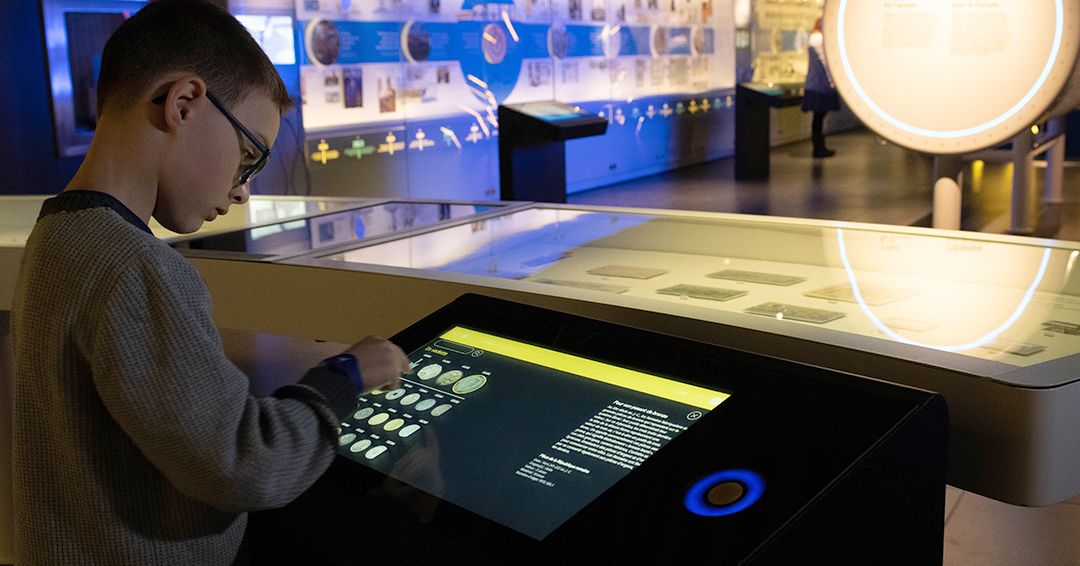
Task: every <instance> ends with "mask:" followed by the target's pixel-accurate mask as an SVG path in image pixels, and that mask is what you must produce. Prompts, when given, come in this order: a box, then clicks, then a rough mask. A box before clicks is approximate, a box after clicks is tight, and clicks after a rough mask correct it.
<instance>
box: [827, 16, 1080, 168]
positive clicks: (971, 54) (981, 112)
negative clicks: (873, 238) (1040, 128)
mask: <svg viewBox="0 0 1080 566" xmlns="http://www.w3.org/2000/svg"><path fill="white" fill-rule="evenodd" d="M824 27H825V53H826V58H827V60H828V62H829V69H830V71H831V73H832V76H833V80H834V82H835V83H836V87H837V89H838V90H839V91H840V94H841V96H843V98H844V101H845V102H846V103H847V105H848V106H849V107H850V108H851V110H852V111H853V112H854V113H855V114H856V115H857V116H858V117H859V118H860V119H861V120H862V121H863V123H865V124H866V125H867V126H868V127H870V128H871V129H873V130H874V131H876V132H877V133H879V134H881V135H882V136H883V137H885V138H886V139H889V140H890V141H892V142H894V143H896V144H899V145H902V146H905V147H908V148H911V149H914V150H917V151H925V152H929V153H938V154H954V153H965V152H970V151H976V150H980V149H984V148H987V147H992V146H995V145H997V144H1000V143H1002V142H1004V141H1007V140H1009V139H1010V138H1012V137H1013V136H1015V135H1016V134H1017V133H1019V132H1020V131H1022V130H1024V129H1026V128H1030V127H1031V125H1032V124H1034V123H1036V122H1038V121H1040V120H1042V119H1045V118H1047V117H1050V116H1053V115H1058V114H1062V113H1064V112H1067V111H1068V110H1071V109H1072V108H1073V107H1075V106H1076V105H1077V104H1078V103H1080V97H1078V96H1077V93H1076V92H1075V90H1076V89H1075V88H1070V85H1073V86H1075V83H1076V81H1077V80H1078V78H1080V73H1078V72H1077V70H1076V67H1077V64H1078V59H1080V57H1078V52H1080V0H971V1H964V2H957V1H954V0H904V1H903V2H900V1H896V0H829V1H827V2H826V4H825V18H824Z"/></svg>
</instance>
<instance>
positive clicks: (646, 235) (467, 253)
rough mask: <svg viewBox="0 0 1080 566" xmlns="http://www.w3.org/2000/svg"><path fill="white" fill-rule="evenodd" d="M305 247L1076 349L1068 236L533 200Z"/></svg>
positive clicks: (680, 300) (622, 295) (1023, 358)
mask: <svg viewBox="0 0 1080 566" xmlns="http://www.w3.org/2000/svg"><path fill="white" fill-rule="evenodd" d="M649 212H652V213H649ZM311 257H312V258H321V260H329V262H330V263H336V262H344V263H346V264H349V263H362V264H375V265H385V266H397V267H406V268H413V269H424V270H432V271H436V272H453V273H460V274H467V275H472V276H481V277H495V278H501V279H512V280H518V281H521V282H523V283H527V284H529V285H532V287H530V289H532V290H539V291H541V292H542V288H540V287H538V286H539V285H546V286H559V287H561V288H563V289H567V288H570V289H573V290H574V293H577V294H579V295H580V296H582V297H583V298H589V299H591V300H594V301H604V300H605V299H604V297H605V296H606V297H608V299H607V300H611V301H612V302H619V301H620V300H621V299H627V300H636V301H637V302H636V303H635V304H636V306H639V307H640V306H641V305H642V304H648V305H650V307H649V308H654V309H655V310H658V311H661V312H665V305H667V306H672V305H679V307H678V308H677V312H678V314H681V315H686V313H690V316H693V317H695V318H700V319H703V320H723V321H724V322H725V323H734V324H739V321H744V322H746V321H754V322H753V323H752V324H755V325H757V326H758V327H760V325H762V324H764V325H766V326H767V329H768V330H772V331H777V332H781V333H784V332H785V329H793V328H795V327H794V326H791V325H797V326H798V327H801V328H802V329H803V330H802V331H800V332H796V334H799V335H806V334H807V331H806V329H807V328H810V329H812V330H811V331H810V332H811V335H812V336H815V337H817V336H824V335H827V334H828V333H829V332H833V333H834V334H833V336H836V334H835V332H837V331H839V332H840V333H845V334H846V335H848V336H850V335H852V334H854V335H858V336H861V337H863V339H864V338H867V337H868V338H873V339H877V340H883V341H886V342H893V343H900V344H904V345H907V346H916V347H920V348H928V349H933V350H938V351H941V352H948V353H955V354H961V355H963V356H966V359H971V358H979V359H983V360H989V361H993V362H1000V363H1003V364H1007V366H1006V367H1005V369H1007V367H1009V366H1019V367H1025V366H1031V365H1035V364H1039V363H1042V362H1046V361H1049V360H1054V359H1058V358H1063V357H1066V356H1071V355H1074V354H1077V353H1080V279H1078V277H1077V274H1076V273H1075V272H1074V271H1075V268H1076V263H1077V258H1078V257H1080V245H1077V244H1073V243H1069V242H1059V241H1052V240H1035V239H1029V238H1017V237H1011V236H990V235H985V234H966V233H959V232H943V231H930V230H925V229H917V228H903V227H888V226H874V225H866V224H860V225H851V224H846V223H837V222H821V221H806V220H792V219H776V218H756V219H755V218H754V217H748V216H738V215H717V214H708V213H666V212H661V211H644V212H643V211H625V210H624V211H619V210H617V209H614V210H613V209H607V210H604V209H583V208H574V207H558V206H533V207H530V208H526V209H518V210H516V211H507V212H506V213H503V214H499V215H495V216H492V217H488V218H485V219H483V220H480V221H476V222H471V223H464V224H460V225H456V226H448V227H443V228H439V229H433V230H430V231H426V232H424V233H420V234H416V235H412V236H410V237H403V238H400V239H396V240H391V241H386V242H383V243H378V244H375V245H369V246H363V247H357V248H355V249H351V250H348V251H344V252H338V253H333V254H324V255H322V256H319V255H318V254H314V255H313V256H311ZM321 260H319V261H320V263H326V262H323V261H321ZM613 297H615V298H614V299H613ZM642 299H644V300H646V303H642V302H641V300H642ZM624 302H625V301H624ZM666 312H674V311H673V310H672V309H671V308H668V309H666ZM718 313H728V314H726V315H722V316H720V315H718ZM733 315H734V317H733ZM718 316H720V318H718ZM724 316H726V318H724ZM769 319H771V320H769ZM819 331H821V332H823V333H824V334H817V332H819ZM876 343H877V344H881V342H876ZM994 367H999V368H1000V367H1001V366H994Z"/></svg>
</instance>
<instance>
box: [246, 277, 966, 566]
mask: <svg viewBox="0 0 1080 566" xmlns="http://www.w3.org/2000/svg"><path fill="white" fill-rule="evenodd" d="M521 321H528V324H522V323H521ZM393 341H394V342H395V343H397V344H400V345H401V346H402V348H403V349H404V350H405V351H407V352H410V354H409V357H410V360H411V366H412V367H414V368H417V369H416V373H414V374H411V375H405V376H403V377H402V380H401V384H400V387H398V388H396V389H393V390H389V391H383V390H375V391H371V392H370V393H368V394H366V395H361V396H359V397H358V398H357V399H356V400H355V406H354V408H353V412H352V413H351V414H350V415H349V416H348V417H346V419H345V421H344V422H342V423H341V425H340V432H339V436H338V458H337V460H336V461H335V463H334V465H333V467H332V468H331V470H330V471H329V472H328V473H327V474H325V475H324V476H323V477H322V478H321V479H320V480H319V482H318V483H317V484H316V486H314V487H313V488H312V489H310V490H308V492H307V493H306V494H305V495H303V496H301V497H300V499H299V500H297V501H296V502H295V503H293V504H292V505H290V506H289V507H286V508H285V509H284V510H282V511H275V512H273V513H270V514H267V515H266V516H265V517H262V516H259V515H255V516H253V522H252V526H251V528H252V531H253V532H254V533H258V532H259V529H260V528H263V527H264V526H266V527H269V528H270V530H268V531H267V532H268V533H283V534H285V536H284V537H282V536H269V537H260V538H263V539H264V540H267V541H268V542H270V543H271V546H270V548H261V547H258V546H253V548H252V550H253V551H256V552H259V551H261V552H263V553H266V554H268V555H269V554H276V553H280V551H279V550H277V549H276V548H274V546H273V545H290V544H291V545H292V546H295V547H298V548H303V549H304V551H303V553H304V556H305V557H307V559H308V560H313V561H315V562H318V563H320V564H347V563H349V564H351V563H354V561H355V559H356V551H357V548H356V545H355V544H354V535H355V533H357V532H364V533H366V534H367V535H368V537H367V538H366V539H365V541H364V545H363V551H364V552H365V553H366V554H367V555H369V556H372V555H374V556H378V555H389V554H390V553H392V554H393V556H394V557H395V559H396V560H397V561H399V562H402V563H409V564H411V563H422V562H424V561H426V560H429V559H430V557H431V551H430V547H431V546H430V545H439V548H440V552H439V560H438V562H441V563H453V564H458V563H461V564H475V563H490V562H491V561H494V562H495V563H501V564H553V563H583V564H584V563H634V564H640V563H645V562H650V563H653V562H655V563H666V562H668V561H669V559H670V558H671V557H672V556H679V557H680V558H682V559H684V560H686V561H691V562H702V561H704V562H708V563H719V564H736V563H738V564H776V563H791V562H801V561H811V562H816V561H819V560H826V559H829V558H833V557H835V556H836V555H837V554H838V553H843V554H844V555H845V556H867V557H870V556H879V555H880V554H881V553H882V552H888V553H889V556H890V557H894V558H897V559H898V560H900V561H902V562H909V563H932V562H934V561H935V560H940V555H941V546H942V542H943V541H942V538H943V526H942V522H941V517H940V514H941V507H942V505H943V504H944V491H945V489H944V478H945V467H944V466H945V446H946V442H945V434H946V430H947V411H946V408H945V403H944V402H943V400H942V399H941V397H940V396H939V395H936V394H934V393H929V392H926V391H919V390H915V389H909V388H905V387H899V386H895V385H890V384H885V383H880V382H872V381H870V380H864V379H860V378H857V377H854V376H851V375H844V374H841V373H839V372H830V371H826V370H822V369H820V368H812V367H809V366H801V365H799V364H793V363H790V362H783V361H780V360H776V359H772V358H767V357H765V356H756V355H751V354H746V353H743V352H736V351H733V350H728V349H725V348H721V347H718V346H706V345H703V344H700V343H695V342H693V341H690V340H685V339H676V338H672V337H670V336H663V335H659V334H653V333H648V332H645V331H642V330H636V329H631V328H626V327H620V326H616V325H612V324H605V323H599V322H597V321H593V320H588V319H584V318H581V317H576V316H573V315H570V314H566V313H561V312H556V311H552V310H546V309H539V308H535V307H527V306H524V305H520V304H515V303H511V302H508V301H502V300H498V299H493V298H490V297H481V296H477V295H466V296H463V297H460V298H459V299H457V300H456V301H454V302H453V303H451V304H450V305H448V306H446V307H444V308H442V309H440V310H439V311H438V312H436V313H434V314H432V315H430V316H428V317H426V318H424V319H423V320H421V321H419V322H417V323H415V324H413V325H412V326H410V327H409V328H407V329H405V330H404V331H402V332H401V333H399V334H397V335H396V336H395V337H394V338H393ZM808 447H812V449H808ZM481 480H482V481H481ZM375 486H383V487H382V488H378V487H375ZM316 517H317V518H318V520H314V519H315V518H316ZM375 517H377V518H378V519H377V520H372V519H371V518H375ZM387 517H393V518H394V520H392V521H391V520H386V518H387ZM364 525H367V526H364ZM838 529H839V530H842V531H843V532H844V533H846V534H847V535H848V536H845V537H835V536H830V534H831V533H835V532H836V531H837V530H838ZM390 533H392V535H390ZM661 535H662V536H661ZM402 539H406V540H410V541H411V542H412V544H409V545H404V546H403V545H401V544H400V543H399V541H400V540H402ZM451 539H452V540H455V541H456V543H455V544H453V545H444V544H441V543H442V542H443V541H446V540H451ZM702 540H709V541H713V542H712V543H710V544H708V545H702V544H699V543H700V541H702ZM808 540H813V541H816V542H815V543H814V544H808V543H807V541H808ZM635 541H647V542H646V543H644V544H638V543H637V542H635Z"/></svg>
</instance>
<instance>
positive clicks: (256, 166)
mask: <svg viewBox="0 0 1080 566" xmlns="http://www.w3.org/2000/svg"><path fill="white" fill-rule="evenodd" d="M165 96H166V95H164V94H163V95H161V96H158V97H157V98H155V99H153V100H151V101H150V102H152V103H154V104H162V103H164V102H165ZM206 98H207V100H209V101H210V103H211V104H213V105H214V107H216V108H217V109H218V110H220V111H221V113H222V114H223V115H224V116H225V119H227V120H228V121H229V123H231V124H232V125H233V126H234V127H235V128H236V129H237V130H239V131H240V133H241V134H243V136H244V137H245V138H247V139H248V141H250V142H251V145H254V146H255V149H257V150H259V152H260V154H259V158H258V159H257V160H256V161H255V163H253V164H251V165H248V166H247V167H245V168H244V171H243V172H242V173H240V177H239V178H238V179H237V181H236V185H235V186H237V187H239V186H241V185H243V184H245V183H248V182H250V181H251V180H252V179H254V178H255V176H256V175H258V174H259V173H260V172H261V171H262V170H263V168H264V167H266V162H267V161H269V160H270V148H268V147H266V144H264V143H262V142H261V141H259V138H257V137H255V134H253V133H251V130H249V129H247V127H246V126H244V124H243V123H242V122H240V120H239V119H238V118H237V117H236V116H235V115H233V113H232V112H230V111H229V109H228V108H226V107H225V105H224V104H222V103H221V101H220V100H218V98H217V97H216V96H214V95H213V93H211V92H210V90H209V89H207V91H206Z"/></svg>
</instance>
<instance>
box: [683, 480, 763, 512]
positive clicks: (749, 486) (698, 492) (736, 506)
mask: <svg viewBox="0 0 1080 566" xmlns="http://www.w3.org/2000/svg"><path fill="white" fill-rule="evenodd" d="M726 481H734V482H739V483H740V484H742V485H743V486H744V487H745V488H746V492H745V493H744V494H743V496H742V497H740V498H739V499H737V500H736V501H735V502H734V503H732V504H730V505H721V506H717V505H713V504H711V503H709V501H708V499H707V496H708V493H709V490H710V489H712V488H713V487H715V486H716V485H717V484H719V483H722V482H726ZM763 493H765V480H763V479H761V476H759V475H757V474H755V473H754V472H751V471H750V470H724V471H721V472H716V473H713V474H710V475H708V476H706V477H704V478H702V479H700V480H698V482H697V483H695V484H694V485H693V486H692V487H691V488H690V489H689V490H688V491H687V492H686V499H685V500H684V501H683V504H684V505H685V506H686V510H687V511H690V512H691V513H693V514H695V515H701V516H702V517H724V516H726V515H733V514H735V513H738V512H739V511H742V510H743V509H746V508H747V507H750V506H751V505H753V504H754V503H757V500H758V499H761V494H763Z"/></svg>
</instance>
